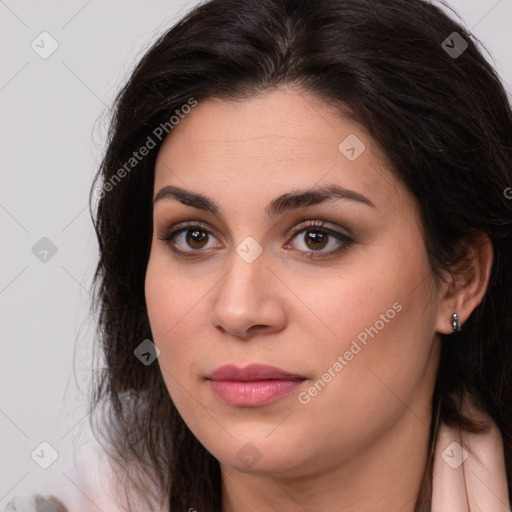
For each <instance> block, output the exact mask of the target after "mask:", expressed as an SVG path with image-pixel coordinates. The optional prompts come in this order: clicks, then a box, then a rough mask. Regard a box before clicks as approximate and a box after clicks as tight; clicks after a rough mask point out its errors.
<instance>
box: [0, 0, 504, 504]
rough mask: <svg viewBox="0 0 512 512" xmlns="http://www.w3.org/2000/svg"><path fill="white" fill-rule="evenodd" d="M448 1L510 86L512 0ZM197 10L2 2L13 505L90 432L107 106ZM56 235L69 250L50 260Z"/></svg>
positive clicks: (3, 282)
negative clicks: (92, 207)
mask: <svg viewBox="0 0 512 512" xmlns="http://www.w3.org/2000/svg"><path fill="white" fill-rule="evenodd" d="M447 3H448V4H449V5H450V6H452V7H453V8H455V10H456V11H457V12H458V13H459V15H460V16H461V17H462V20H463V22H464V24H465V25H466V26H467V27H468V28H470V29H472V31H473V32H474V34H475V35H476V36H477V37H478V38H479V39H480V40H481V41H482V42H483V44H484V45H485V46H486V48H487V49H488V50H489V52H490V54H491V55H492V58H493V59H494V62H495V66H496V68H497V70H498V72H499V73H500V74H501V76H502V77H503V79H504V81H505V82H506V85H507V89H508V90H509V91H511V90H512V89H511V84H512V58H511V57H510V48H512V31H510V26H511V24H512V0H499V1H497V0H451V1H449V2H447ZM195 4H196V2H194V1H176V0H151V1H147V2H140V1H136V0H129V1H123V2H120V1H118V2H114V1H109V2H105V1H103V2H100V1H99V0H89V1H82V0H73V1H69V0H68V1H64V0H61V1H46V2H36V1H35V0H33V1H15V0H5V1H3V0H0V45H1V48H2V52H1V65H0V109H1V114H0V126H1V137H0V162H1V167H0V168H1V188H0V230H1V232H0V237H1V240H2V264H1V267H0V315H1V323H0V325H1V343H2V356H1V358H0V375H1V379H2V381H1V382H2V384H1V386H0V433H1V434H0V510H3V509H4V507H5V506H6V504H7V501H8V499H9V497H12V495H15V494H23V493H27V492H28V493H30V492H31V491H32V490H33V488H34V486H35V485H36V484H37V483H38V482H40V481H42V479H44V478H45V475H47V474H48V472H51V471H53V472H55V471H57V469H56V468H58V465H57V464H54V465H52V466H51V467H50V468H49V469H47V470H45V469H43V468H41V467H39V466H38V465H37V464H36V462H35V461H34V460H33V458H32V457H31V454H32V452H33V451H34V449H36V448H37V447H38V446H39V444H40V443H41V442H43V441H46V442H48V443H50V444H51V445H52V446H53V447H54V448H55V449H56V450H57V451H58V452H59V453H60V459H62V458H63V457H65V456H66V454H67V453H69V452H70V449H71V447H72V446H73V445H76V444H77V443H80V442H81V440H83V439H86V438H87V437H88V435H89V434H88V425H87V420H86V419H85V415H86V408H87V400H86V399H87V389H88V378H89V375H90V371H91V367H92V349H91V347H92V340H93V334H94V326H93V324H92V321H91V319H90V318H89V309H88V308H89V298H90V296H89V290H90V287H91V277H92V274H93V271H94V267H95V264H96V259H97V246H96V238H95V235H94V231H93V226H92V222H91V219H90V215H89V211H88V207H87V202H88V194H89V188H90V185H91V181H92V178H93V176H94V173H95V172H96V169H97V166H98V164H99V161H100V158H101V154H102V150H103V148H104V140H105V134H106V129H107V121H108V111H107V108H108V106H109V105H110V104H111V101H112V99H113V95H114V94H115V92H116V91H117V90H118V89H119V87H120V86H121V84H122V83H123V82H124V80H125V79H126V77H127V75H128V74H129V72H130V70H131V69H132V68H133V66H134V64H135V63H136V61H137V59H138V58H139V57H140V55H141V52H143V50H144V49H146V48H147V47H148V46H149V45H150V44H151V43H152V42H153V41H154V40H155V39H156V37H157V36H158V35H159V34H161V33H162V32H163V31H164V30H165V29H166V28H168V27H169V26H170V25H171V24H172V23H173V21H174V20H175V19H176V18H177V17H178V16H180V15H181V14H183V13H184V12H186V11H188V9H189V8H190V7H192V6H193V5H195ZM44 31H46V32H48V33H49V34H50V35H51V37H52V38H53V39H54V40H55V41H56V42H57V43H58V48H57V50H56V51H55V52H54V53H53V54H52V55H50V56H49V57H48V58H46V59H43V58H42V57H41V56H40V55H39V54H38V53H36V51H35V50H34V49H33V48H32V47H31V44H32V42H33V41H34V40H35V43H34V45H36V44H38V45H39V47H38V51H39V52H44V51H48V50H49V49H50V48H51V46H50V44H51V41H50V39H48V38H46V39H44V42H43V43H41V37H39V35H40V34H41V33H42V32H44ZM43 237H46V238H48V239H49V240H50V241H51V244H53V246H55V247H56V249H57V252H56V253H55V254H54V255H52V252H51V251H50V252H48V254H47V255H46V261H41V258H44V257H45V253H44V252H39V251H44V250H45V249H48V247H47V244H48V242H47V241H40V240H41V239H42V238H43ZM36 244H38V245H36ZM34 246H35V247H36V249H33V248H34ZM34 253H36V254H34Z"/></svg>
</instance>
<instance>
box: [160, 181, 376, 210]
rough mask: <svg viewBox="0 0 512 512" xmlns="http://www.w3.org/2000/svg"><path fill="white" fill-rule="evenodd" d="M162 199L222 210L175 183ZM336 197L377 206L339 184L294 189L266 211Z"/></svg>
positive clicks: (161, 194)
mask: <svg viewBox="0 0 512 512" xmlns="http://www.w3.org/2000/svg"><path fill="white" fill-rule="evenodd" d="M162 199H176V200H178V201H180V202H181V203H183V204H184V205H187V206H192V207H194V208H197V209H198V210H206V211H208V212H211V213H215V214H219V213H221V211H222V210H221V208H220V207H219V205H218V204H217V203H216V202H215V201H214V200H213V199H211V198H210V197H208V196H206V195H204V194H200V193H196V192H191V191H189V190H187V189H184V188H181V187H177V186H174V185H168V186H165V187H163V188H162V189H160V190H159V191H158V193H157V194H156V195H155V197H154V199H153V204H155V203H156V202H158V201H161V200H162ZM335 199H348V200H350V201H357V202H359V203H362V204H365V205H367V206H370V207H372V208H376V207H375V205H374V204H373V203H372V201H370V199H368V198H367V197H365V196H363V195H361V194H359V193H358V192H355V191H353V190H348V189H346V188H342V187H340V186H338V185H324V186H321V187H316V188H310V189H305V190H292V191H290V192H287V193H286V194H282V195H280V196H278V197H276V198H275V199H273V200H272V201H271V202H270V203H269V204H268V205H267V207H266V208H265V212H266V213H267V215H268V216H269V217H273V216H275V215H278V214H281V213H283V212H285V211H288V210H295V209H298V208H304V207H306V206H312V205H315V204H320V203H324V202H326V201H332V200H335Z"/></svg>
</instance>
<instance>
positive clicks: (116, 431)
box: [90, 0, 512, 512]
mask: <svg viewBox="0 0 512 512" xmlns="http://www.w3.org/2000/svg"><path fill="white" fill-rule="evenodd" d="M454 32H456V33H457V34H458V36H454V35H453V33H454ZM454 37H455V38H456V39H454ZM450 38H451V39H450ZM446 41H448V43H447V42H446ZM462 41H465V43H467V48H466V49H464V48H463V47H464V43H462ZM477 42H478V41H477V40H476V39H475V38H474V36H472V35H471V34H470V33H468V31H467V30H466V29H465V28H463V26H462V25H461V24H459V23H457V22H455V21H453V20H452V19H450V18H449V17H448V16H447V15H446V14H444V13H443V11H441V10H440V8H439V7H436V6H435V5H433V4H431V3H429V2H427V1H424V0H212V1H209V2H206V3H204V4H203V5H200V6H198V7H196V8H194V9H193V10H192V11H191V12H189V13H188V14H187V15H186V16H185V17H184V18H183V19H181V20H180V21H179V22H177V23H176V24H175V25H174V26H173V27H172V28H170V29H169V30H168V31H167V32H166V33H165V34H163V35H162V36H161V37H160V38H159V39H158V41H157V42H156V43H155V44H154V45H153V46H152V47H151V48H150V49H149V51H147V52H146V53H145V55H144V56H143V57H142V58H141V60H140V62H139V63H138V65H137V66H136V68H135V70H134V71H133V73H132V75H131V77H130V78H129V80H128V82H127V83H126V85H125V86H124V87H123V88H122V90H121V91H120V93H119V94H118V96H117V98H116V100H115V104H114V109H113V115H112V120H111V125H110V131H109V137H108V146H107V149H106V152H105V155H104V159H103V161H102V163H101V167H100V169H99V172H98V174H97V176H96V178H95V181H94V184H93V186H94V187H96V186H97V181H98V180H99V179H100V178H102V181H103V185H102V187H103V188H102V189H101V193H100V194H98V193H97V192H94V193H93V192H92V191H91V198H90V199H91V201H92V199H93V197H94V196H96V197H98V196H99V197H100V200H99V202H98V204H97V210H96V212H95V214H93V215H94V218H93V220H94V225H95V230H96V234H97V237H98V243H99V249H100V260H99V262H98V266H97V269H96V273H95V276H94V285H95V288H94V292H95V293H94V301H93V309H94V312H95V313H98V340H99V342H100V344H101V347H102V356H103V357H104V364H105V368H104V369H103V370H102V371H100V372H99V373H98V375H97V379H96V380H95V383H94V391H93V394H92V397H91V410H90V412H91V419H92V418H93V416H94V413H95V412H101V417H100V424H99V425H93V426H94V428H95V429H96V430H97V432H98V434H97V435H98V436H102V437H103V438H104V440H105V441H104V445H105V447H106V448H107V449H108V451H109V452H110V453H111V454H112V457H113V458H115V459H116V460H118V461H119V462H120V464H121V465H122V466H123V467H124V468H125V469H126V471H127V475H128V482H130V481H132V483H133V487H134V488H135V489H136V488H137V485H138V486H139V488H140V494H141V496H142V497H149V494H148V485H149V482H152V483H153V484H154V489H155V493H158V492H160V493H166V494H167V497H168V500H169V501H168V505H169V506H170V510H172V512H185V511H187V510H189V509H190V508H191V507H194V508H196V509H197V510H199V511H204V512H206V511H208V512H218V511H220V510H221V487H220V482H221V480H220V469H219V464H218V461H217V460H216V459H215V458H214V457H213V456H212V455H211V454H210V453H209V452H207V451H206V450H205V448H204V447H203V446H202V445H201V444H200V443H199V442H198V440H197V439H196V438H195V437H194V435H193V434H192V433H191V431H190V430H189V429H188V427H187V425H186V424H185V423H184V422H183V420H182V418H181V417H180V415H179V413H178V412H177V410H176V408H175V407H174V405H173V402H172V400H171V398H170V396H169V393H168V391H167V389H166V386H165V383H164V381H163V378H162V375H161V372H160V368H159V366H158V364H151V365H148V366H145V365H144V364H141V361H140V360H139V359H137V358H136V357H135V356H134V350H135V348H136V347H137V346H138V345H139V344H140V343H141V342H142V341H143V340H145V339H152V334H151V329H150V325H149V321H148V315H147V310H146V304H145V297H144V280H145V272H146V267H147V263H148V258H149V251H150V244H151V238H152V195H153V183H154V166H155V160H156V156H157V153H158V149H159V147H160V146H161V142H162V140H163V137H162V138H161V139H158V137H156V136H155V130H156V129H157V128H158V127H161V126H163V125H164V126H168V124H167V125H165V123H169V119H170V118H171V116H172V115H173V114H174V113H175V111H176V110H179V109H180V108H181V107H182V106H183V105H185V104H187V103H188V102H190V100H191V98H193V99H195V100H196V101H199V102H201V101H203V100H205V99H207V98H214V97H217V98H244V97H249V96H251V95H254V94H256V93H258V92H261V91H265V90H268V89H271V88H273V87H276V86H280V85H291V86H294V87H296V88H298V89H299V90H302V91H307V92H310V93H313V94H315V95H316V96H317V97H319V98H322V99H324V100H325V101H327V102H329V103H330V104H334V105H339V106H340V111H341V109H342V108H343V109H345V110H346V109H349V111H350V112H351V116H352V117H353V119H354V120H356V121H359V122H361V123H362V124H363V125H364V126H365V127H366V129H367V130H368V131H369V132H370V134H371V135H372V137H373V138H374V139H375V140H376V141H377V143H378V144H379V146H380V148H381V149H382V151H383V153H384V154H385V155H386V157H387V158H388V159H389V161H390V162H391V164H392V168H391V169H390V170H391V172H393V174H394V175H395V176H396V177H397V178H398V179H399V180H400V181H401V182H402V183H403V184H404V186H405V187H406V188H407V189H408V190H409V191H410V193H411V194H412V195H413V196H414V197H415V199H416V200H417V202H418V205H419V207H420V212H421V221H422V226H423V230H424V238H425V246H426V248H427V251H428V255H429V259H430V263H431V267H432V271H433V273H434V275H435V276H436V278H437V279H438V280H439V279H441V273H442V271H443V270H445V269H449V268H451V267H452V265H454V264H455V263H457V262H458V261H460V260H461V258H463V256H464V254H463V253H461V252H460V251H459V250H458V249H460V247H461V242H463V241H464V240H465V239H467V238H468V237H470V236H472V234H474V233H476V232H483V233H485V234H487V235H488V236H489V238H490V240H491V242H492V245H493V250H494V261H493V267H492V272H491V278H490V283H489V286H488V289H487V292H486V295H485V298H484V300H483V301H482V303H481V304H480V305H479V306H478V307H477V308H476V309H475V310H474V312H473V314H472V315H471V317H470V318H469V319H468V320H467V322H466V324H465V325H464V327H463V330H462V331H461V332H460V333H458V334H454V335H442V336H441V338H442V350H441V362H440V366H439V369H438V375H437V381H436V386H435V389H434V390H433V395H432V413H433V414H432V428H431V436H430V448H432V447H433V446H434V442H435V436H436V431H437V426H438V424H439V421H440V420H443V421H445V422H446V423H448V424H449V425H452V426H453V425H461V426H462V427H463V428H465V429H468V430H471V429H474V430H475V429H476V430H477V429H478V425H475V424H473V423H471V422H470V421H468V420H467V419H465V418H463V417H462V415H461V413H460V411H459V402H460V400H461V398H462V396H463V393H464V392H469V393H470V394H471V396H472V397H473V398H474V400H475V402H476V403H477V404H478V406H479V407H480V408H481V409H482V410H484V411H486V412H487V413H488V414H489V415H490V416H491V417H492V419H493V420H494V421H495V423H496V424H497V426H498V427H499V429H500V431H501V433H502V436H503V440H504V447H505V456H506V469H507V478H508V484H509V488H511V485H512V484H511V482H512V315H511V312H512V264H511V263H512V200H511V199H510V195H511V194H510V193H512V189H511V188H510V187H511V186H512V112H511V107H510V103H509V100H508V98H507V95H506V93H505V90H504V87H503V85H502V83H501V82H500V79H499V77H498V75H497V73H496V72H495V71H494V69H493V67H492V66H491V65H490V64H489V63H488V62H487V61H486V59H485V58H484V57H483V55H482V53H481V51H480V50H479V49H478V48H477V44H476V43H477ZM454 48H455V50H461V52H459V53H460V54H459V55H456V53H454V50H453V49H454ZM462 50H463V51H462ZM168 131H170V130H168ZM158 133H159V132H158ZM171 136H172V134H171ZM148 137H151V138H152V139H153V140H154V141H155V142H156V147H155V148H154V149H151V151H150V152H149V154H148V155H147V156H145V157H144V158H143V159H141V160H140V161H137V162H136V164H135V165H131V164H130V166H129V167H126V164H127V162H129V161H130V158H131V157H132V156H133V152H134V151H135V150H137V149H138V148H140V147H141V146H143V145H144V144H146V143H147V141H148ZM132 163H133V162H132ZM122 168H124V169H125V172H124V173H120V172H119V170H120V169H122ZM121 175H122V176H121ZM107 183H110V187H108V188H107V186H106V185H107ZM96 190H98V189H96ZM91 212H92V207H91ZM124 478H126V475H125V476H124ZM137 481H138V482H139V483H138V484H137ZM431 484H432V457H430V459H429V463H428V465H427V467H426V469H425V475H424V479H423V483H422V487H421V491H420V493H419V495H418V499H417V503H416V511H418V512H419V511H429V510H430V498H431Z"/></svg>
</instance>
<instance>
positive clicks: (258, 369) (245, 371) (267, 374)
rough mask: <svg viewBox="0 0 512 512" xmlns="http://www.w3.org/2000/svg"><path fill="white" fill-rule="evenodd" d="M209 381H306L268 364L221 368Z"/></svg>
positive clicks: (211, 375) (230, 365)
mask: <svg viewBox="0 0 512 512" xmlns="http://www.w3.org/2000/svg"><path fill="white" fill-rule="evenodd" d="M206 378H207V379H209V380H232V381H242V382H244V381H245V382H251V381H258V380H304V378H305V377H301V376H300V375H294V374H292V373H288V372H285V371H284V370H281V369H280V368H277V367H275V366H269V365H266V364H250V365H249V366H246V367H245V368H239V367H238V366H235V365H234V364H227V365H224V366H219V367H218V368H216V369H215V370H214V371H213V372H211V373H210V374H209V375H207V376H206Z"/></svg>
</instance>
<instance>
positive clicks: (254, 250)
mask: <svg viewBox="0 0 512 512" xmlns="http://www.w3.org/2000/svg"><path fill="white" fill-rule="evenodd" d="M256 244H257V245H256ZM230 263H231V270H230V271H229V273H228V274H227V276H226V278H225V279H224V280H223V281H224V282H223V283H221V288H222V290H221V293H222V295H223V297H222V299H223V300H224V301H227V302H228V303H229V302H234V303H235V304H239V305H240V307H241V306H242V305H243V304H245V305H246V306H249V303H251V304H252V306H256V305H257V304H256V303H257V302H258V301H259V300H261V297H260V294H261V292H262V291H263V288H262V283H263V282H264V281H265V275H264V274H265V273H268V269H267V268H266V265H267V261H266V257H265V256H264V255H263V248H262V247H261V246H260V245H259V243H258V242H257V241H256V240H254V239H252V240H247V239H244V240H243V241H242V242H241V243H240V244H239V245H238V246H237V247H236V250H235V251H234V253H233V256H232V259H231V262H230ZM244 307H245V306H244Z"/></svg>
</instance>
